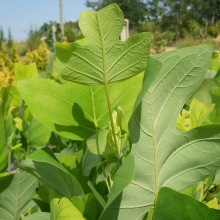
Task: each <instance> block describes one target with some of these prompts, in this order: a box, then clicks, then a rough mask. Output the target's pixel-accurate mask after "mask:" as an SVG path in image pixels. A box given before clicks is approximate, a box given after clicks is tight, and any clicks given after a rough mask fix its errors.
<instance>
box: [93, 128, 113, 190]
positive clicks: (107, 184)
mask: <svg viewBox="0 0 220 220" xmlns="http://www.w3.org/2000/svg"><path fill="white" fill-rule="evenodd" d="M96 147H97V151H98V154H99V157H100V162H101V166H102V172H103V174H104V177H105V183H106V186H107V188H108V192H110V186H109V182H108V177H107V175H106V173H105V168H104V165H103V160H102V156H101V154H100V151H99V141H98V129H97V127H96Z"/></svg>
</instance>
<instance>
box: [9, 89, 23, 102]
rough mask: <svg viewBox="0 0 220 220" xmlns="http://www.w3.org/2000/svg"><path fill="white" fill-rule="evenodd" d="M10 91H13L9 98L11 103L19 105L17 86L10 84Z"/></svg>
mask: <svg viewBox="0 0 220 220" xmlns="http://www.w3.org/2000/svg"><path fill="white" fill-rule="evenodd" d="M10 91H11V92H12V93H13V98H12V100H11V104H12V105H14V106H20V104H21V103H20V94H19V92H18V89H17V87H15V86H10Z"/></svg>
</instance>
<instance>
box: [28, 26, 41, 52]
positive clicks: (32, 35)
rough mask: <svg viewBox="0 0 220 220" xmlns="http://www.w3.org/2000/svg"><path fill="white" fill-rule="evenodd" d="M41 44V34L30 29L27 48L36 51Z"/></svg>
mask: <svg viewBox="0 0 220 220" xmlns="http://www.w3.org/2000/svg"><path fill="white" fill-rule="evenodd" d="M40 44H41V34H40V32H39V31H38V30H36V29H35V30H33V29H32V28H31V29H30V31H29V33H28V39H27V47H28V49H29V50H30V51H32V50H36V49H37V48H38V47H39V46H40Z"/></svg>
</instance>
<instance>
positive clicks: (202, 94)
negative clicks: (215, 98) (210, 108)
mask: <svg viewBox="0 0 220 220" xmlns="http://www.w3.org/2000/svg"><path fill="white" fill-rule="evenodd" d="M214 88H216V81H215V79H204V80H203V82H202V84H201V85H200V87H199V88H198V89H197V90H196V92H195V93H194V94H193V95H192V97H191V98H190V101H191V100H192V99H193V98H196V99H198V100H199V101H200V102H203V103H204V104H210V103H212V96H211V91H212V90H213V89H214ZM187 103H188V102H187Z"/></svg>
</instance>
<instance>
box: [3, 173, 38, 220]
mask: <svg viewBox="0 0 220 220" xmlns="http://www.w3.org/2000/svg"><path fill="white" fill-rule="evenodd" d="M37 187H38V181H37V179H36V178H35V177H33V176H32V175H30V174H28V173H26V172H21V173H16V174H12V175H7V176H4V177H1V178H0V219H2V220H3V219H4V220H17V219H20V217H21V214H26V213H27V212H28V210H29V209H30V208H33V207H34V206H35V205H36V204H35V203H34V202H33V201H32V196H33V193H34V190H35V189H36V188H37Z"/></svg>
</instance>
